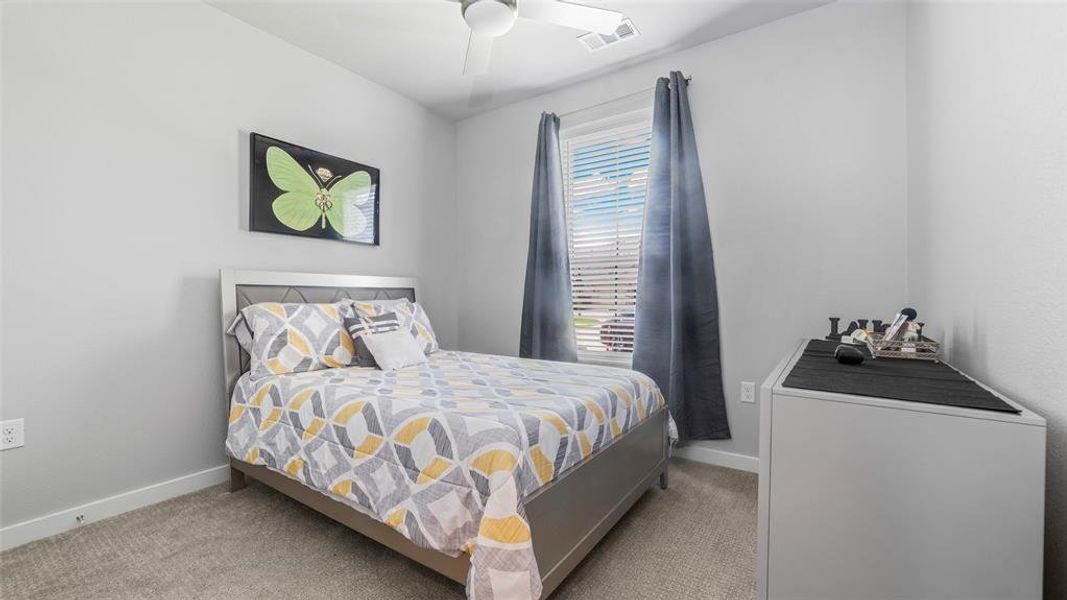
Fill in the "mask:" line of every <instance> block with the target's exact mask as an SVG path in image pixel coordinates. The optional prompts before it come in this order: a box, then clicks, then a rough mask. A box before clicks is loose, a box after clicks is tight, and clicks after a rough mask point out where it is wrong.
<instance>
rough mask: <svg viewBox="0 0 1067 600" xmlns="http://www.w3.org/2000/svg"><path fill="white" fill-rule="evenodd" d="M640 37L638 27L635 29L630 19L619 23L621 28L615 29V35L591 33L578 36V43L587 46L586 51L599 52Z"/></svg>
mask: <svg viewBox="0 0 1067 600" xmlns="http://www.w3.org/2000/svg"><path fill="white" fill-rule="evenodd" d="M638 35H640V32H639V31H637V27H634V23H633V21H631V20H630V19H623V20H622V23H619V27H618V28H617V29H615V33H612V34H611V35H604V34H602V33H595V32H590V33H586V34H583V35H580V36H578V41H580V42H581V43H582V45H584V46H585V48H586V50H589V51H590V52H597V51H600V50H603V49H604V48H607V47H608V46H610V45H612V44H617V43H619V42H621V41H624V40H628V39H630V38H635V37H637V36H638Z"/></svg>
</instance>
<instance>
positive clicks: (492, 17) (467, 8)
mask: <svg viewBox="0 0 1067 600" xmlns="http://www.w3.org/2000/svg"><path fill="white" fill-rule="evenodd" d="M515 16H516V15H515V5H514V3H513V2H507V0H470V1H468V2H464V3H463V20H464V21H466V22H467V26H468V27H470V28H471V32H472V33H473V34H474V35H477V36H481V37H491V38H492V37H500V36H502V35H504V34H505V33H507V32H508V31H510V30H511V27H512V26H513V25H514V24H515Z"/></svg>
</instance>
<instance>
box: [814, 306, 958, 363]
mask: <svg viewBox="0 0 1067 600" xmlns="http://www.w3.org/2000/svg"><path fill="white" fill-rule="evenodd" d="M918 316H919V314H918V311H916V310H915V309H914V308H902V309H901V310H900V312H898V313H897V315H896V316H895V317H894V318H893V320H892V321H890V322H889V324H886V323H885V322H883V321H882V320H880V319H871V320H868V319H856V320H855V321H852V322H850V323H849V325H848V327H847V328H846V329H845V331H844V332H842V331H840V323H841V317H830V333H828V334H827V335H826V337H825V339H826V340H827V341H832V342H841V343H842V344H864V345H866V346H867V348H868V349H869V350H870V353H871V357H872V358H907V359H912V360H931V361H936V360H938V352H939V350H940V348H941V345H940V344H939V343H937V342H935V341H934V340H931V339H930V338H928V337H925V336H923V325H925V324H924V323H922V322H920V321H917V320H916V318H917V317H918ZM868 322H870V324H871V325H870V327H868V326H867V324H868ZM835 357H836V353H835ZM848 360H854V358H853V357H850V358H848V359H846V360H841V359H840V358H838V361H839V362H843V363H846V364H860V363H859V362H847V361H848ZM860 362H862V361H860Z"/></svg>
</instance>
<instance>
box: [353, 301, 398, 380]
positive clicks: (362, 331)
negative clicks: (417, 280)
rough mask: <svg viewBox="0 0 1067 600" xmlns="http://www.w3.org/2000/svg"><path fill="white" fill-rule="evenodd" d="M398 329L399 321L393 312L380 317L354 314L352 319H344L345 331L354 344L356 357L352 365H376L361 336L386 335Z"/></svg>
mask: <svg viewBox="0 0 1067 600" xmlns="http://www.w3.org/2000/svg"><path fill="white" fill-rule="evenodd" d="M398 329H400V321H399V320H398V319H397V316H396V313H395V312H388V313H383V314H380V315H375V316H371V315H363V314H358V313H357V314H356V316H354V317H346V318H345V331H347V332H348V335H349V336H350V337H351V338H352V342H353V343H354V344H355V348H356V356H355V360H354V361H353V363H352V364H355V365H358V366H361V367H377V366H378V363H377V361H375V360H374V356H373V355H372V354H371V352H370V350H369V349H368V348H367V343H366V342H364V341H363V336H364V335H368V334H375V333H386V332H389V331H396V330H398Z"/></svg>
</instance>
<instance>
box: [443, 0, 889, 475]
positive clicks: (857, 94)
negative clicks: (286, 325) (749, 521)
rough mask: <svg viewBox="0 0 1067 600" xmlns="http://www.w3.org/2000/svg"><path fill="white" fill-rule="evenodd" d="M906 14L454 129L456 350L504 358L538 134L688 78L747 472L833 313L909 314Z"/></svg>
mask: <svg viewBox="0 0 1067 600" xmlns="http://www.w3.org/2000/svg"><path fill="white" fill-rule="evenodd" d="M904 22H905V10H904V6H903V5H902V4H895V3H878V4H830V5H826V6H823V7H820V8H817V9H815V10H812V11H810V12H805V13H801V14H799V15H795V16H792V17H789V18H786V19H782V20H780V21H776V22H774V23H770V24H768V25H765V26H763V27H759V28H757V29H754V30H749V31H745V32H741V33H738V34H735V35H732V36H729V37H727V38H723V39H721V40H718V41H713V42H710V43H707V44H704V45H701V46H698V47H695V48H692V49H689V50H686V51H683V52H679V53H675V54H671V55H669V56H667V57H665V58H661V59H657V60H654V61H652V62H649V63H645V64H642V65H639V66H636V67H632V68H628V69H624V70H620V71H618V72H617V73H613V74H611V75H608V76H605V77H600V78H597V79H596V80H594V81H592V82H589V83H586V84H582V85H577V86H573V87H570V88H566V89H563V90H560V91H557V92H553V93H550V94H547V95H544V96H541V97H538V98H534V99H532V100H529V101H526V102H521V103H518V104H514V105H510V106H507V107H504V108H501V109H498V110H495V111H493V112H490V113H487V114H484V115H480V116H477V117H473V118H470V119H467V120H465V121H461V122H460V123H459V129H458V143H457V148H458V150H457V154H459V155H460V156H469V157H477V160H463V161H460V163H459V165H458V169H459V172H458V173H459V174H458V190H459V193H458V195H457V203H458V206H457V209H458V216H459V231H460V238H461V240H462V254H461V256H462V260H461V261H460V263H459V264H458V267H459V268H460V269H461V272H460V274H459V276H458V279H459V282H460V284H461V285H460V290H461V291H460V301H459V323H460V346H461V347H462V348H463V349H464V350H472V351H479V352H492V353H498V354H516V353H517V352H518V336H519V321H520V313H521V308H522V290H523V271H524V268H525V261H526V247H527V240H528V235H529V232H528V223H529V210H530V186H531V181H532V177H533V173H532V169H533V162H534V160H533V159H534V150H535V142H536V135H537V119H538V115H539V113H540V112H541V111H542V110H552V111H555V112H557V113H566V112H568V111H572V110H576V109H580V108H584V107H587V106H591V105H594V104H596V103H598V102H603V101H607V100H611V99H614V98H618V97H620V96H624V95H627V94H630V93H633V92H636V91H638V90H642V89H646V88H649V87H650V86H653V85H654V84H655V79H656V77H658V76H665V75H666V74H667V72H668V71H670V70H672V69H680V70H682V71H684V72H685V73H687V74H690V75H692V77H693V82H692V85H691V87H690V101H691V102H692V104H693V113H694V116H693V118H694V122H695V127H696V130H697V131H696V135H697V140H698V143H699V145H700V148H699V151H700V159H701V163H702V166H703V173H704V183H705V187H706V189H707V200H708V212H709V220H710V223H711V229H712V237H713V244H714V247H715V258H716V266H717V269H718V282H719V301H720V311H721V318H722V351H723V370H724V376H725V386H726V395H727V403H728V411H729V415H730V416H729V418H730V425H731V429H732V430H733V435H734V439H733V440H729V441H723V442H713V443H712V442H709V443H704V445H706V446H708V447H710V448H714V449H719V450H725V451H729V452H735V453H739V454H744V455H750V456H754V455H756V454H757V451H758V443H757V435H758V431H757V429H758V427H757V415H758V411H759V409H758V405H756V404H742V403H741V402H740V382H741V381H755V382H759V381H761V380H762V379H763V377H765V376H766V374H767V373H768V372H769V371H770V370H771V369H772V368H773V367H774V365H775V364H777V362H778V361H779V360H780V359H781V358H782V356H783V355H784V354H785V353H786V352H787V351H788V350H789V349H790V348H791V347H793V345H794V344H795V343H796V341H797V340H798V339H799V338H801V337H803V336H812V335H820V334H823V333H824V332H825V329H826V327H827V325H826V317H827V316H828V315H831V314H836V315H840V316H847V317H857V316H868V315H870V316H880V315H891V314H892V313H893V312H894V311H895V310H896V309H898V308H899V307H900V304H901V302H903V300H904V298H905V289H904V286H905V262H904V261H905V254H904V249H903V241H904V239H905V233H904V220H903V217H902V215H903V213H904V208H905V186H906V179H905V160H906V159H905V154H906V135H905V133H906V117H905V74H904V67H905V59H904V56H905V53H904V42H905V36H904Z"/></svg>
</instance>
